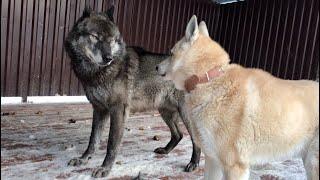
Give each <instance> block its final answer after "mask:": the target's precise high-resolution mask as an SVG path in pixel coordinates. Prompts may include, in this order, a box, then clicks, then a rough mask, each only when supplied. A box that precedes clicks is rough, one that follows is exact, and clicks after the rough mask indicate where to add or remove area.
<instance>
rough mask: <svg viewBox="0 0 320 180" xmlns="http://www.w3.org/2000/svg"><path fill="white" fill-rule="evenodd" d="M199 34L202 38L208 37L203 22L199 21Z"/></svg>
mask: <svg viewBox="0 0 320 180" xmlns="http://www.w3.org/2000/svg"><path fill="white" fill-rule="evenodd" d="M199 32H200V34H202V35H204V36H209V32H208V28H207V25H206V23H205V22H204V21H201V22H200V24H199Z"/></svg>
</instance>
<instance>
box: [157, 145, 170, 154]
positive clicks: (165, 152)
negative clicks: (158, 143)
mask: <svg viewBox="0 0 320 180" xmlns="http://www.w3.org/2000/svg"><path fill="white" fill-rule="evenodd" d="M154 152H155V153H158V154H168V153H169V151H167V150H166V148H162V147H159V148H157V149H155V150H154Z"/></svg>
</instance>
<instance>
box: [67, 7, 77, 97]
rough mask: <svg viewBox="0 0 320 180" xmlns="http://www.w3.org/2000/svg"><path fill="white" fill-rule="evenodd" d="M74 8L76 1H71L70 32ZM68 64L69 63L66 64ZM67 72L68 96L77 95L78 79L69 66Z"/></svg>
mask: <svg viewBox="0 0 320 180" xmlns="http://www.w3.org/2000/svg"><path fill="white" fill-rule="evenodd" d="M76 7H77V2H76V1H72V2H71V6H70V17H69V27H70V29H69V30H71V28H72V26H73V24H74V23H75V19H76ZM68 64H70V63H68ZM68 70H69V71H71V73H70V89H69V95H77V91H78V79H77V77H76V75H75V74H74V72H73V71H72V68H71V66H70V65H69V69H68Z"/></svg>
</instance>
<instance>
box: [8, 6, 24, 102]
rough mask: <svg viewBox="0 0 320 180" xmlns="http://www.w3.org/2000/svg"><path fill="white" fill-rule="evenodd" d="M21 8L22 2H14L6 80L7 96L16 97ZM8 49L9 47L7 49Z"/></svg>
mask: <svg viewBox="0 0 320 180" xmlns="http://www.w3.org/2000/svg"><path fill="white" fill-rule="evenodd" d="M21 8H22V1H21V0H16V1H14V10H13V12H14V14H13V19H14V20H13V29H12V31H13V33H12V46H11V48H12V51H11V66H10V69H9V72H8V75H7V78H8V90H7V93H8V96H17V95H18V92H17V90H18V89H17V85H18V75H19V74H18V69H19V53H20V50H19V49H20V46H19V45H20V35H21V34H20V28H21ZM9 48H10V47H9Z"/></svg>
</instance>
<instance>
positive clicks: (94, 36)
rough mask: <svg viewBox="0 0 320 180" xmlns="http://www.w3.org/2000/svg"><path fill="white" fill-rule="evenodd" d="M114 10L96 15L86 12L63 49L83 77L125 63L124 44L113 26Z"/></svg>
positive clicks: (74, 27) (76, 24) (87, 10)
mask: <svg viewBox="0 0 320 180" xmlns="http://www.w3.org/2000/svg"><path fill="white" fill-rule="evenodd" d="M113 10H114V8H113V7H111V8H110V9H109V10H107V11H106V12H101V13H96V12H92V11H91V10H90V9H89V8H85V10H84V12H83V15H82V16H81V17H80V18H79V19H78V21H77V22H76V23H75V25H74V26H73V28H72V30H71V31H70V32H69V34H68V36H67V38H66V41H65V44H64V45H65V48H66V51H67V53H68V55H69V56H70V58H71V61H72V65H73V67H74V68H77V69H79V71H81V73H95V72H97V71H99V70H101V69H102V68H105V67H106V66H109V65H111V64H112V63H114V62H115V61H120V60H122V59H123V58H121V56H123V55H124V54H125V43H124V42H123V39H122V37H121V35H120V32H119V29H118V27H117V26H116V25H115V23H114V22H113Z"/></svg>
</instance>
